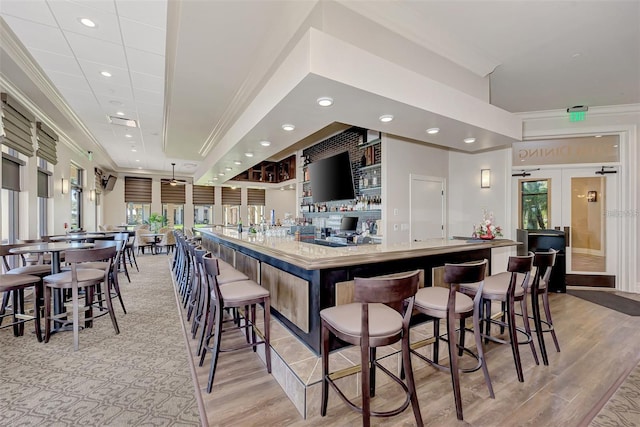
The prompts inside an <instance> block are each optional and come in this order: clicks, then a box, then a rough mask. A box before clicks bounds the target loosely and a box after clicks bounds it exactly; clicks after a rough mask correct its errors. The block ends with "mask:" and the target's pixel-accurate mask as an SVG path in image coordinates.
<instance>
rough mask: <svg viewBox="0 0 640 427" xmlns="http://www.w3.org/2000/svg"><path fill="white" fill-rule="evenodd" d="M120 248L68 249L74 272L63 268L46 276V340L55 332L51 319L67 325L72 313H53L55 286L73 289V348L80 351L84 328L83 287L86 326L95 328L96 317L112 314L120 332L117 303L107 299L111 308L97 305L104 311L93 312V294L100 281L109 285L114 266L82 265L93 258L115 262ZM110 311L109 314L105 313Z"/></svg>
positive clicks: (113, 322) (114, 326)
mask: <svg viewBox="0 0 640 427" xmlns="http://www.w3.org/2000/svg"><path fill="white" fill-rule="evenodd" d="M116 252H117V250H116V247H115V246H107V247H103V248H94V249H79V250H70V251H67V253H66V256H67V262H68V263H69V264H70V265H71V271H63V272H61V273H58V274H51V275H49V276H46V277H45V278H44V285H45V288H44V290H45V292H44V300H45V303H44V309H45V321H46V329H45V342H49V337H50V333H51V322H52V321H53V322H58V323H63V324H67V323H69V322H68V321H67V320H65V319H63V317H66V316H68V315H69V313H68V312H64V313H60V314H51V289H71V303H72V312H71V314H72V315H73V320H72V324H73V348H74V350H78V330H79V328H80V319H79V314H80V308H79V299H80V296H79V289H80V288H83V289H85V307H84V309H83V311H85V313H86V314H85V317H84V320H85V327H91V326H92V322H93V319H95V318H97V317H99V316H102V315H105V314H109V316H110V317H111V323H112V324H113V329H114V330H115V331H116V334H119V333H120V330H119V329H118V322H117V321H116V317H115V313H114V311H113V305H112V304H111V298H105V302H106V304H107V309H106V310H105V309H104V308H103V307H96V308H97V309H98V310H99V311H101V312H102V313H101V314H99V315H96V316H94V315H93V295H94V291H95V287H96V286H97V285H99V284H100V283H105V285H106V286H108V283H109V270H110V269H108V268H107V269H97V268H81V267H80V265H81V263H83V262H92V261H104V260H107V262H110V263H113V260H114V258H115V256H116ZM105 311H106V313H105Z"/></svg>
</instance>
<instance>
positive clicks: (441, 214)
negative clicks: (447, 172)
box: [409, 175, 445, 242]
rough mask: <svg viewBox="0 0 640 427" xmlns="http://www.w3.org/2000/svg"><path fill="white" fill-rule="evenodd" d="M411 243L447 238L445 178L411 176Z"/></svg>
mask: <svg viewBox="0 0 640 427" xmlns="http://www.w3.org/2000/svg"><path fill="white" fill-rule="evenodd" d="M410 187H411V193H410V199H409V200H410V202H409V203H410V210H409V212H410V213H409V215H410V224H411V228H410V241H412V242H421V241H424V240H427V239H442V238H443V237H444V236H445V221H444V218H445V203H444V190H445V188H444V187H445V182H444V178H441V177H432V176H421V175H411V184H410Z"/></svg>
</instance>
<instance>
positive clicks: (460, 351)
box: [458, 319, 466, 357]
mask: <svg viewBox="0 0 640 427" xmlns="http://www.w3.org/2000/svg"><path fill="white" fill-rule="evenodd" d="M465 333H466V329H465V323H464V319H460V337H459V339H458V341H459V345H458V357H462V355H463V354H464V338H465V337H464V336H465Z"/></svg>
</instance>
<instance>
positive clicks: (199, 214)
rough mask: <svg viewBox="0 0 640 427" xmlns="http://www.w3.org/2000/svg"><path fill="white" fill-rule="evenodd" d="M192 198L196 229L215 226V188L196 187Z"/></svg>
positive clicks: (206, 186)
mask: <svg viewBox="0 0 640 427" xmlns="http://www.w3.org/2000/svg"><path fill="white" fill-rule="evenodd" d="M192 197H193V199H192V200H193V224H194V227H209V226H210V225H211V224H213V205H214V203H215V189H214V187H211V186H208V185H194V186H193V193H192Z"/></svg>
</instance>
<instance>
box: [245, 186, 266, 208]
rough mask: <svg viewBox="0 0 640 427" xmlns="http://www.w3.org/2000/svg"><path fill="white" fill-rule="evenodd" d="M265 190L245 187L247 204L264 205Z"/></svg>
mask: <svg viewBox="0 0 640 427" xmlns="http://www.w3.org/2000/svg"><path fill="white" fill-rule="evenodd" d="M264 194H265V191H264V189H263V190H258V189H255V188H248V189H247V205H253V206H256V205H257V206H264V205H265V195H264Z"/></svg>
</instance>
